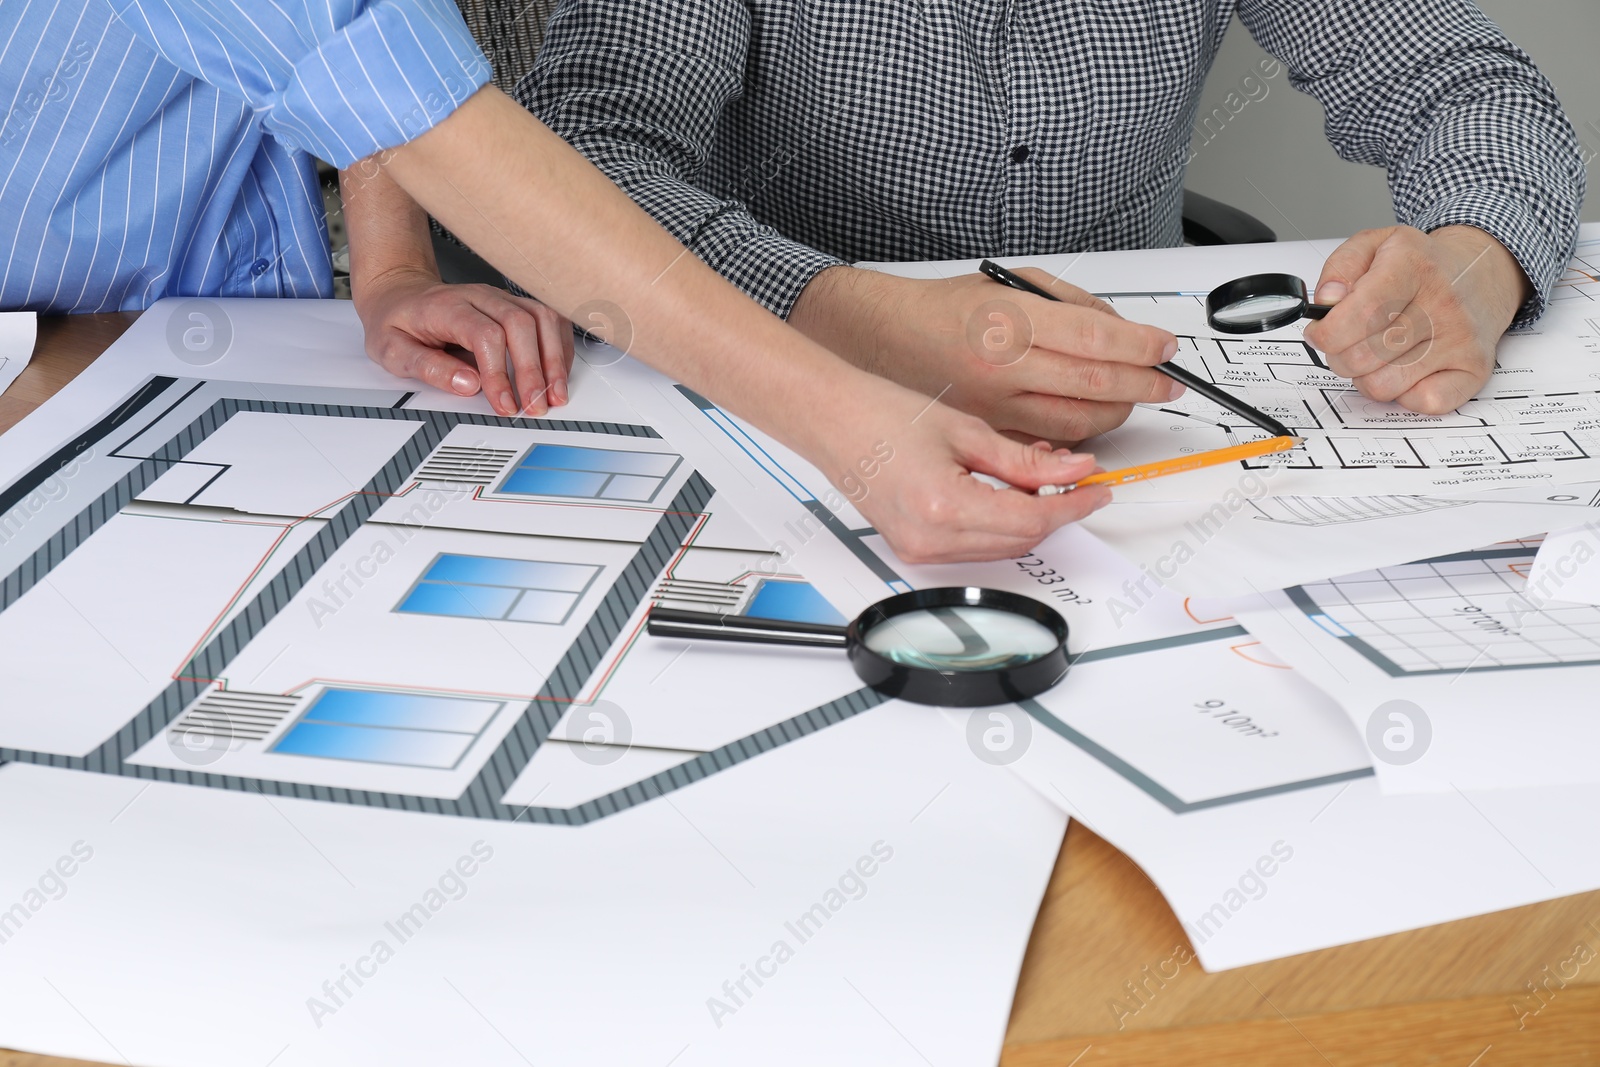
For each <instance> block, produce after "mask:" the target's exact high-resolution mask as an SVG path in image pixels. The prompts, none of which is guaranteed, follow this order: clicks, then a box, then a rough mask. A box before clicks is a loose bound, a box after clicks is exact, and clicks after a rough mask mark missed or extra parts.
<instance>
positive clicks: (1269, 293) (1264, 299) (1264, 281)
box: [1206, 274, 1333, 334]
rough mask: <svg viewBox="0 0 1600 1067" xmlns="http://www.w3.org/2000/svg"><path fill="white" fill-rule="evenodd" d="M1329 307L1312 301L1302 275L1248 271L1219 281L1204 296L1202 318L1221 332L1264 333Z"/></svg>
mask: <svg viewBox="0 0 1600 1067" xmlns="http://www.w3.org/2000/svg"><path fill="white" fill-rule="evenodd" d="M1332 310H1333V307H1332V305H1329V304H1313V303H1312V302H1311V297H1310V296H1309V295H1308V294H1307V292H1306V283H1305V279H1304V278H1299V277H1296V276H1295V275H1293V274H1252V275H1250V276H1249V277H1248V278H1236V279H1234V280H1233V281H1231V282H1229V283H1227V284H1226V285H1219V286H1217V288H1215V289H1213V290H1211V293H1210V295H1209V296H1207V297H1206V321H1208V322H1209V323H1210V324H1211V328H1212V329H1213V330H1217V331H1219V332H1221V333H1235V334H1243V333H1266V332H1267V331H1269V330H1277V329H1281V328H1282V327H1284V326H1288V325H1291V324H1293V323H1296V322H1299V321H1300V320H1301V319H1321V318H1324V317H1325V316H1326V315H1327V314H1328V312H1330V311H1332Z"/></svg>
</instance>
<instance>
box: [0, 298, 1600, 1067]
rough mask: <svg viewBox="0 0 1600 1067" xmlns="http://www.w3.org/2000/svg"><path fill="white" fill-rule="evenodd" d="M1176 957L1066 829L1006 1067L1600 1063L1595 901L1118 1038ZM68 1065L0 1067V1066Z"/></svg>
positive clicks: (1165, 1011) (1217, 989) (1159, 912)
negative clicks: (1133, 985)
mask: <svg viewBox="0 0 1600 1067" xmlns="http://www.w3.org/2000/svg"><path fill="white" fill-rule="evenodd" d="M133 318H134V316H131V315H90V316H77V317H73V318H72V319H70V320H63V319H55V320H50V319H43V320H41V321H40V324H39V345H38V351H37V352H36V354H35V355H34V359H33V364H32V365H31V366H30V367H29V368H28V369H27V370H25V371H24V372H23V375H22V377H21V378H20V379H18V381H17V382H16V384H15V385H13V386H12V387H11V389H10V391H9V392H8V393H7V394H5V395H4V396H3V397H0V430H4V429H6V428H7V427H9V426H11V425H12V424H14V423H15V422H16V421H17V420H18V419H19V418H21V417H22V416H23V415H24V414H26V413H27V412H28V411H30V410H32V408H33V407H35V406H36V405H38V404H39V403H41V402H42V401H44V400H45V399H46V398H47V397H49V396H50V395H51V394H53V393H54V392H55V391H56V390H58V389H60V388H61V387H62V386H63V385H65V384H66V383H67V382H68V381H70V380H71V379H72V378H73V376H75V375H76V374H77V373H78V372H79V371H81V370H82V369H83V368H84V367H86V366H88V365H89V363H91V362H93V361H94V359H95V357H96V356H98V355H99V354H100V352H102V351H103V350H104V349H105V347H106V346H107V345H109V344H110V343H111V342H112V341H113V340H115V339H116V338H117V337H119V336H121V334H122V331H123V330H126V329H127V328H128V325H129V324H130V323H131V322H132V321H133ZM1572 846H1573V847H1574V848H1595V847H1597V846H1600V842H1594V841H1574V842H1572ZM1379 876H1380V877H1381V874H1380V875H1379ZM1580 943H1583V944H1585V945H1587V946H1588V948H1589V950H1590V951H1591V952H1592V953H1593V954H1594V958H1591V959H1590V960H1589V962H1588V963H1587V965H1585V966H1583V967H1581V968H1580V969H1579V971H1578V975H1577V977H1576V978H1575V979H1574V980H1572V981H1569V982H1567V983H1566V984H1565V985H1564V986H1563V985H1561V984H1560V979H1559V977H1553V976H1556V975H1557V974H1558V970H1559V968H1560V967H1561V966H1562V964H1563V961H1567V960H1570V959H1572V958H1573V955H1574V949H1575V947H1576V946H1578V945H1579V944H1580ZM1180 947H1182V948H1188V947H1189V942H1188V939H1187V937H1185V935H1184V932H1183V928H1182V927H1181V926H1180V925H1179V923H1178V920H1177V918H1176V917H1175V916H1174V915H1173V914H1172V910H1171V909H1170V908H1168V907H1167V904H1166V901H1165V900H1164V899H1162V897H1161V894H1160V893H1159V892H1157V890H1156V888H1155V886H1154V885H1153V884H1152V883H1151V882H1150V880H1149V879H1148V878H1147V877H1145V875H1144V872H1142V871H1140V870H1139V868H1138V867H1137V866H1135V865H1134V863H1133V862H1132V861H1131V860H1129V859H1128V858H1127V857H1126V856H1124V855H1123V854H1122V853H1120V852H1118V851H1117V850H1116V849H1114V848H1112V847H1111V846H1110V845H1108V844H1107V843H1106V842H1105V841H1103V840H1101V839H1100V838H1098V837H1096V836H1095V835H1094V834H1093V833H1092V832H1090V831H1089V830H1088V829H1087V828H1086V827H1084V826H1083V825H1081V824H1079V823H1073V825H1072V828H1071V829H1070V830H1069V831H1068V832H1067V839H1066V843H1065V844H1064V845H1063V846H1062V849H1061V855H1060V857H1059V858H1058V859H1057V861H1056V868H1055V873H1054V874H1053V875H1052V877H1051V879H1050V886H1049V889H1048V891H1047V893H1046V897H1045V901H1044V906H1043V908H1042V909H1041V910H1040V912H1039V917H1038V920H1037V921H1036V922H1035V924H1034V929H1033V937H1032V939H1031V940H1030V942H1029V944H1028V954H1027V958H1026V959H1025V960H1024V962H1023V965H1022V981H1021V984H1020V985H1019V987H1018V989H1017V995H1016V1003H1015V1005H1014V1006H1013V1008H1012V1011H1011V1025H1010V1028H1009V1030H1008V1032H1007V1035H1006V1044H1005V1052H1004V1055H1003V1056H1002V1058H1001V1063H1002V1064H1003V1065H1005V1067H1047V1065H1048V1067H1070V1065H1074V1064H1076V1065H1078V1067H1103V1065H1112V1064H1114V1065H1118V1067H1158V1065H1159V1067H1175V1065H1184V1064H1198V1063H1204V1064H1218V1065H1229V1064H1256V1063H1259V1064H1271V1065H1273V1067H1302V1065H1304V1067H1346V1065H1350V1067H1357V1065H1360V1067H1380V1065H1384V1067H1386V1065H1395V1067H1401V1065H1403V1067H1412V1065H1416V1067H1423V1065H1429V1067H1499V1065H1507V1067H1513V1065H1515V1067H1540V1065H1546V1064H1548V1065H1552V1067H1555V1065H1560V1067H1576V1065H1581V1064H1597V1065H1600V893H1585V894H1583V895H1581V896H1575V897H1568V898H1566V899H1564V900H1557V901H1551V902H1550V903H1547V904H1538V905H1533V906H1531V907H1526V908H1517V909H1515V910H1512V911H1505V912H1499V913H1497V914H1494V915H1485V916H1482V917H1480V918H1476V919H1465V920H1462V921H1460V922H1453V923H1446V924H1444V925H1442V926H1434V927H1430V928H1428V929H1425V930H1417V931H1414V932H1412V933H1406V934H1396V935H1394V936H1392V937H1385V938H1379V939H1376V940H1373V941H1365V942H1362V943H1360V944H1356V945H1346V946H1344V947H1342V948H1333V949H1328V950H1326V951H1323V952H1312V953H1307V954H1306V955H1302V956H1295V957H1293V958H1291V959H1286V960H1277V961H1274V962H1272V963H1263V964H1259V965H1257V966H1254V967H1243V968H1239V969H1238V970H1233V971H1226V972H1223V973H1221V974H1205V973H1203V972H1202V971H1201V970H1200V969H1199V967H1198V966H1196V965H1194V964H1193V963H1191V964H1189V965H1187V966H1184V967H1182V968H1180V969H1179V972H1178V975H1177V977H1176V978H1174V979H1172V980H1171V981H1169V982H1167V983H1166V984H1165V986H1163V987H1161V988H1159V989H1155V991H1154V992H1153V993H1149V994H1147V995H1146V996H1145V1006H1144V1007H1142V1008H1141V1009H1140V1010H1139V1011H1138V1012H1137V1013H1136V1014H1134V1015H1131V1016H1128V1015H1124V1016H1123V1018H1122V1019H1121V1020H1120V1022H1121V1028H1120V1029H1119V1020H1118V1018H1117V1015H1116V1013H1114V1012H1113V1011H1112V1009H1111V1007H1110V1002H1111V1001H1112V1000H1113V999H1114V998H1122V999H1123V1000H1125V1001H1126V999H1127V991H1126V989H1125V988H1124V983H1125V982H1128V981H1131V980H1138V979H1139V978H1140V977H1141V973H1142V970H1143V968H1144V967H1146V966H1147V965H1148V966H1150V967H1151V968H1152V969H1155V968H1157V967H1159V966H1160V965H1161V964H1162V962H1163V961H1165V960H1168V959H1170V958H1172V957H1173V955H1174V953H1175V951H1176V950H1178V949H1179V948H1180ZM1547 967H1548V968H1549V971H1546V968H1547ZM1165 969H1166V970H1167V971H1169V972H1170V971H1171V969H1172V966H1171V965H1168V966H1167V967H1166V968H1165ZM1568 973H1571V968H1570V966H1569V967H1568ZM1535 985H1537V986H1538V987H1539V994H1538V995H1536V994H1535V993H1534V992H1532V989H1533V987H1534V986H1535ZM1146 988H1151V989H1153V988H1154V983H1153V982H1152V983H1150V984H1149V985H1147V987H1146ZM1535 1009H1537V1011H1535ZM0 1011H3V1006H0ZM1521 1013H1528V1014H1526V1015H1522V1014H1521ZM1519 1016H1520V1017H1519ZM933 1055H934V1059H935V1061H936V1062H937V1061H938V1057H937V1053H936V1051H935V1052H934V1053H933ZM68 1062H69V1061H66V1060H58V1059H49V1058H46V1057H41V1056H30V1055H25V1054H22V1053H8V1052H4V1051H0V1067H47V1065H48V1067H65V1065H66V1064H67V1063H68ZM940 1067H943V1065H942V1064H941V1065H940Z"/></svg>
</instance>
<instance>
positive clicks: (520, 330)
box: [355, 270, 573, 416]
mask: <svg viewBox="0 0 1600 1067" xmlns="http://www.w3.org/2000/svg"><path fill="white" fill-rule="evenodd" d="M355 295H356V311H357V313H358V314H360V316H361V323H362V325H363V326H365V327H366V334H367V355H369V356H371V357H372V360H373V362H375V363H377V364H378V365H379V366H380V367H382V368H383V369H384V370H387V371H389V372H390V373H391V374H398V375H400V376H401V377H402V378H416V379H419V380H421V381H424V382H427V383H428V384H429V385H432V386H434V387H435V388H438V389H443V390H444V391H445V392H447V393H455V394H456V395H458V396H472V395H473V394H474V393H476V392H478V390H479V389H480V388H481V389H482V390H483V394H484V396H485V397H487V398H488V400H489V405H490V406H491V407H492V408H494V410H495V413H496V414H498V415H517V414H523V415H533V416H539V415H543V414H545V412H547V411H548V410H549V409H550V408H552V407H560V406H561V405H562V404H565V403H566V402H567V377H568V374H569V373H570V372H571V369H572V353H573V341H572V326H571V324H570V323H568V322H567V320H566V319H564V318H562V317H561V315H560V314H558V313H557V312H555V311H552V310H551V309H550V308H547V307H545V306H544V305H543V304H541V303H539V302H538V301H537V300H529V299H526V298H524V297H519V296H512V295H511V294H510V293H507V292H504V291H502V290H500V289H496V288H494V287H493V286H489V285H445V284H444V283H442V282H440V281H439V279H438V277H437V276H434V275H430V274H429V273H427V272H426V271H420V270H398V271H391V272H390V273H388V274H386V275H383V276H380V277H377V278H370V279H368V280H367V281H366V282H365V284H363V285H362V286H361V287H360V289H359V290H358V291H357V292H356V294H355ZM452 348H460V349H466V350H467V352H468V353H469V354H470V356H471V359H472V361H473V362H472V363H468V362H466V361H465V360H464V359H462V358H460V357H457V356H455V355H452V354H451V353H450V351H449V350H450V349H452ZM474 364H475V365H476V366H475V368H474ZM508 367H509V368H510V370H511V375H514V376H515V379H516V382H515V391H513V387H512V381H511V375H508V374H507V368H508Z"/></svg>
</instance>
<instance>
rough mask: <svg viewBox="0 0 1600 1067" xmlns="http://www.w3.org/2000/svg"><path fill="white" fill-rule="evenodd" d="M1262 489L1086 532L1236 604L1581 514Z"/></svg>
mask: <svg viewBox="0 0 1600 1067" xmlns="http://www.w3.org/2000/svg"><path fill="white" fill-rule="evenodd" d="M1263 484H1270V480H1269V481H1267V482H1259V481H1255V480H1251V481H1250V482H1249V483H1248V484H1246V485H1244V486H1243V488H1242V489H1241V490H1240V491H1239V492H1237V493H1233V494H1224V495H1223V497H1222V498H1221V499H1220V500H1218V501H1216V502H1214V503H1210V504H1206V503H1170V504H1124V503H1117V504H1113V505H1112V506H1111V507H1108V508H1103V509H1101V510H1100V511H1098V512H1096V513H1095V514H1093V515H1091V516H1089V518H1088V519H1086V520H1084V522H1083V526H1084V528H1085V529H1087V530H1089V531H1091V532H1092V533H1094V535H1095V536H1096V537H1099V538H1101V539H1102V540H1104V541H1105V542H1106V543H1107V544H1109V545H1112V546H1114V547H1115V548H1116V549H1117V550H1118V551H1119V552H1121V553H1122V554H1123V555H1124V556H1126V557H1127V558H1128V560H1129V561H1130V562H1132V563H1133V564H1134V565H1136V566H1138V567H1139V568H1140V569H1141V570H1142V571H1144V572H1145V573H1148V574H1151V575H1153V576H1154V577H1155V578H1156V579H1159V581H1160V582H1161V584H1162V585H1164V586H1165V587H1167V588H1169V589H1172V590H1174V591H1176V592H1179V593H1184V594H1187V595H1189V596H1197V597H1232V596H1247V595H1249V594H1252V593H1255V592H1258V591H1262V590H1267V589H1281V588H1283V587H1285V586H1290V585H1299V584H1301V583H1303V582H1311V581H1318V580H1321V579H1324V578H1331V577H1334V576H1336V575H1339V574H1349V573H1352V572H1354V571H1359V570H1367V569H1370V568H1372V567H1382V566H1387V565H1389V564H1393V563H1399V562H1404V561H1408V560H1413V559H1419V558H1421V557H1424V556H1432V555H1439V554H1441V553H1445V552H1458V551H1465V550H1468V549H1472V548H1477V547H1478V546H1479V545H1484V544H1489V543H1492V542H1494V541H1500V540H1504V539H1507V538H1514V537H1523V536H1527V535H1530V534H1531V535H1537V534H1540V533H1542V532H1544V531H1545V530H1548V529H1552V528H1556V527H1559V526H1565V525H1567V524H1569V523H1571V522H1572V521H1573V520H1574V519H1575V518H1578V517H1580V516H1582V515H1583V514H1584V512H1583V511H1582V510H1581V509H1579V508H1576V507H1573V506H1570V505H1567V504H1553V503H1546V504H1535V503H1517V502H1508V503H1500V502H1495V501H1485V500H1483V499H1482V498H1478V499H1474V500H1449V499H1444V498H1439V497H1394V496H1381V497H1293V496H1260V495H1255V496H1252V495H1251V494H1252V492H1253V491H1254V490H1256V489H1258V488H1259V487H1260V486H1261V485H1263ZM1487 495H1491V496H1492V495H1493V494H1487Z"/></svg>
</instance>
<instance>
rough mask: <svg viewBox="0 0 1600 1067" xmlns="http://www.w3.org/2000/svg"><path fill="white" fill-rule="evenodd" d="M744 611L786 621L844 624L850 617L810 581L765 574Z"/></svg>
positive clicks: (757, 616)
mask: <svg viewBox="0 0 1600 1067" xmlns="http://www.w3.org/2000/svg"><path fill="white" fill-rule="evenodd" d="M741 614H744V615H749V616H752V617H754V618H757V619H781V620H783V621H784V622H820V623H824V624H827V625H831V626H842V625H843V624H844V623H845V622H846V621H847V620H846V619H845V617H844V616H843V615H840V614H839V611H838V609H837V608H835V607H834V606H833V605H832V604H830V603H828V601H827V599H826V598H824V597H823V595H822V594H821V593H819V592H817V587H816V586H814V585H812V584H811V583H810V582H785V581H774V580H773V579H770V578H764V579H762V581H761V584H760V585H759V586H758V587H757V588H756V592H755V595H754V596H752V597H751V598H750V601H749V603H747V604H746V605H745V607H744V611H743V612H741Z"/></svg>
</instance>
